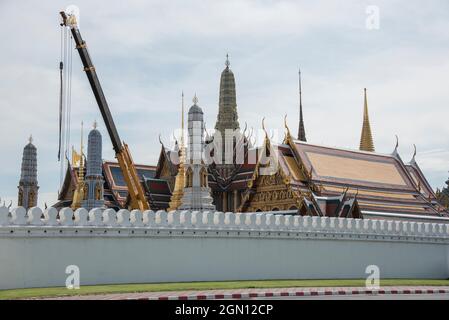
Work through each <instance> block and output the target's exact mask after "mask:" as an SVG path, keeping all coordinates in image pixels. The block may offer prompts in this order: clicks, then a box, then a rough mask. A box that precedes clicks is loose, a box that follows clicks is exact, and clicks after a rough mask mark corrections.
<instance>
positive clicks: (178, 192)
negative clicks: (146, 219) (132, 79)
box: [168, 92, 186, 211]
mask: <svg viewBox="0 0 449 320" xmlns="http://www.w3.org/2000/svg"><path fill="white" fill-rule="evenodd" d="M181 100H182V102H181V109H182V114H181V142H180V144H179V168H178V173H177V175H176V180H175V187H174V188H173V193H172V196H171V199H170V205H169V208H168V211H173V210H176V209H178V208H179V206H180V205H181V200H182V196H183V195H184V185H185V173H186V171H185V146H184V92H183V93H182V96H181Z"/></svg>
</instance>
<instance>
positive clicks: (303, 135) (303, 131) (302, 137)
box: [298, 69, 307, 142]
mask: <svg viewBox="0 0 449 320" xmlns="http://www.w3.org/2000/svg"><path fill="white" fill-rule="evenodd" d="M298 140H301V141H304V142H306V141H307V139H306V129H305V127H304V118H303V115H302V85H301V69H299V127H298Z"/></svg>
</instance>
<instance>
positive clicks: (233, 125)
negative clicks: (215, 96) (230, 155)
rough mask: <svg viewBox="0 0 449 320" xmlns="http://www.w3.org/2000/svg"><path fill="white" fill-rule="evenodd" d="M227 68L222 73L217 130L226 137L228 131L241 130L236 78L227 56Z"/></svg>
mask: <svg viewBox="0 0 449 320" xmlns="http://www.w3.org/2000/svg"><path fill="white" fill-rule="evenodd" d="M225 65H226V68H225V69H224V70H223V72H222V73H221V79H220V97H219V102H218V116H217V123H216V124H215V129H216V130H219V131H220V132H221V133H222V135H224V133H225V130H226V129H232V130H237V129H239V128H240V126H239V122H238V115H237V98H236V93H235V78H234V73H232V71H231V69H230V68H229V66H230V62H229V55H226V62H225Z"/></svg>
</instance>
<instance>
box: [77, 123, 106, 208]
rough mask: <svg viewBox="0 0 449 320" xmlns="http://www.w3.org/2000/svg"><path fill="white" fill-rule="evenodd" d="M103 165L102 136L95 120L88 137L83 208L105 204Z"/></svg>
mask: <svg viewBox="0 0 449 320" xmlns="http://www.w3.org/2000/svg"><path fill="white" fill-rule="evenodd" d="M102 166H103V159H102V138H101V133H100V131H98V130H97V122H94V125H93V129H92V130H91V131H90V132H89V137H88V138H87V171H86V178H85V185H84V188H85V190H84V194H85V195H86V196H85V197H84V200H83V202H82V206H83V208H86V209H87V210H92V209H94V208H102V207H103V206H104V198H103V189H104V180H103V173H102V171H103V170H102Z"/></svg>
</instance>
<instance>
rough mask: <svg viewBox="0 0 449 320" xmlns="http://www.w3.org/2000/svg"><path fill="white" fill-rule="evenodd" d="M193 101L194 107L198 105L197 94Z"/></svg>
mask: <svg viewBox="0 0 449 320" xmlns="http://www.w3.org/2000/svg"><path fill="white" fill-rule="evenodd" d="M192 101H193V104H194V105H197V103H198V97H197V96H196V93H195V96H194V97H193V99H192Z"/></svg>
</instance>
